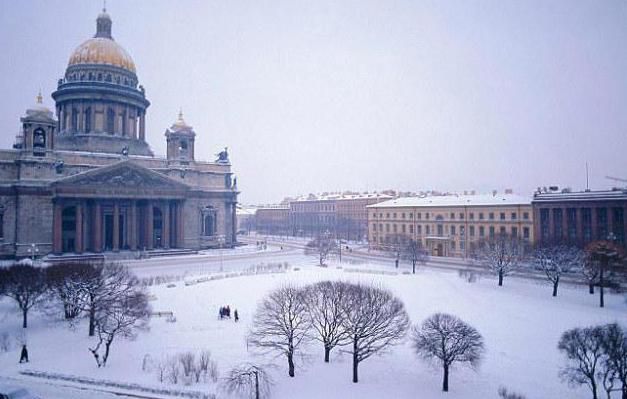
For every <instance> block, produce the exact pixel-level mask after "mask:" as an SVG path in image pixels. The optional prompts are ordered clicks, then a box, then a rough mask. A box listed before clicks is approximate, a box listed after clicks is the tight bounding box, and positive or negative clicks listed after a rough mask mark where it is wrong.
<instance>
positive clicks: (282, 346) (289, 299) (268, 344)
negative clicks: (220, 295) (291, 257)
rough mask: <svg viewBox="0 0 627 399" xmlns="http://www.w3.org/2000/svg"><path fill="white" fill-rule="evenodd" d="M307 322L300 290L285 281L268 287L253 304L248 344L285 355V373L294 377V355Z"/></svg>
mask: <svg viewBox="0 0 627 399" xmlns="http://www.w3.org/2000/svg"><path fill="white" fill-rule="evenodd" d="M310 326H311V319H310V317H309V312H308V309H307V304H306V301H305V292H304V290H302V289H300V288H297V287H294V286H289V285H286V286H283V287H281V288H278V289H276V290H274V291H272V292H271V293H270V294H269V295H268V296H266V297H265V298H264V299H263V301H262V302H261V304H260V305H259V307H258V308H257V312H256V313H255V317H254V321H253V327H252V329H251V331H250V333H249V335H248V344H249V345H250V346H253V347H255V348H257V349H258V350H260V351H261V352H264V353H267V352H274V353H278V354H279V355H285V356H286V358H287V364H288V374H289V376H290V377H294V355H295V354H296V352H297V351H298V350H299V349H300V347H301V345H302V344H303V343H304V342H305V341H306V339H307V333H308V330H309V327H310Z"/></svg>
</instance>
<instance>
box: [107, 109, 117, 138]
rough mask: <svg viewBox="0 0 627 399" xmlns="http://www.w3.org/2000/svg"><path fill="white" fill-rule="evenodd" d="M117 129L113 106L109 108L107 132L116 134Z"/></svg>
mask: <svg viewBox="0 0 627 399" xmlns="http://www.w3.org/2000/svg"><path fill="white" fill-rule="evenodd" d="M114 129H115V111H114V110H113V109H111V108H108V109H107V129H106V131H107V133H109V134H114Z"/></svg>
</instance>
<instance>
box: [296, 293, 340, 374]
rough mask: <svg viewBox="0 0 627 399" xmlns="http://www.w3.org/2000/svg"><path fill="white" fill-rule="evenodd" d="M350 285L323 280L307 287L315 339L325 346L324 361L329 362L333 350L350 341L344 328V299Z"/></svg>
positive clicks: (307, 298) (308, 305) (306, 298)
mask: <svg viewBox="0 0 627 399" xmlns="http://www.w3.org/2000/svg"><path fill="white" fill-rule="evenodd" d="M348 290H349V285H348V284H346V283H342V282H339V281H333V282H332V281H322V282H319V283H316V284H314V285H311V286H309V287H307V288H306V295H305V300H306V304H307V310H308V312H309V315H310V317H311V325H312V327H313V329H314V330H315V334H313V337H314V339H317V340H318V341H320V342H321V343H322V345H323V346H324V361H325V362H327V363H328V362H329V356H330V353H331V350H332V349H333V348H335V347H336V346H341V345H345V344H346V343H348V342H350V339H349V337H348V334H347V333H346V331H345V330H344V327H343V325H342V324H343V322H344V318H345V313H344V301H346V300H347V297H348Z"/></svg>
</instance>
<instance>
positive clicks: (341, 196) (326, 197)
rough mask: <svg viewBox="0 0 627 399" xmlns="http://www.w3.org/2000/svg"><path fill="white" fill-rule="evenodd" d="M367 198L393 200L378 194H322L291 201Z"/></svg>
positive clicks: (385, 195) (388, 196) (386, 195)
mask: <svg viewBox="0 0 627 399" xmlns="http://www.w3.org/2000/svg"><path fill="white" fill-rule="evenodd" d="M369 198H379V199H382V200H383V199H391V198H394V197H392V196H391V195H388V194H379V193H367V194H324V195H314V196H302V197H298V198H296V199H294V200H293V202H302V201H342V200H355V199H369Z"/></svg>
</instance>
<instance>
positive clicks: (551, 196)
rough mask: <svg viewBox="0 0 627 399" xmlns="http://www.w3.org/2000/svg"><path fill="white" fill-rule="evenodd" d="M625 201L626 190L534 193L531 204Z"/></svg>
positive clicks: (626, 198)
mask: <svg viewBox="0 0 627 399" xmlns="http://www.w3.org/2000/svg"><path fill="white" fill-rule="evenodd" d="M612 200H614V201H615V200H623V201H627V188H622V189H620V188H617V189H614V190H600V191H577V192H570V191H562V192H546V193H535V194H534V195H533V202H535V203H538V202H561V201H612Z"/></svg>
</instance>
